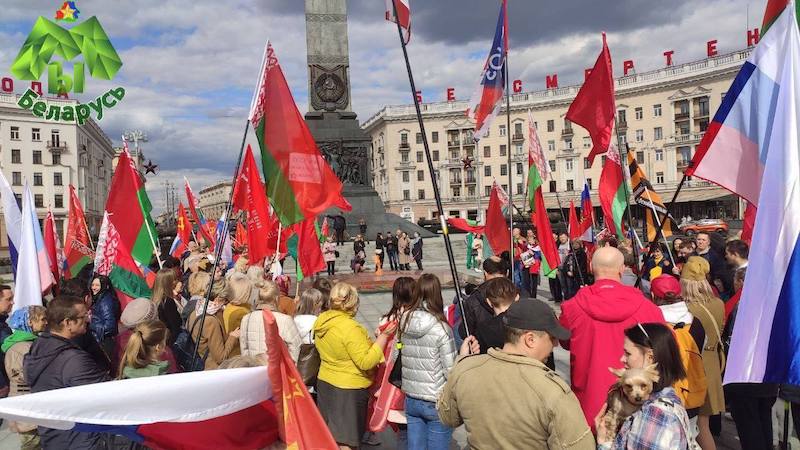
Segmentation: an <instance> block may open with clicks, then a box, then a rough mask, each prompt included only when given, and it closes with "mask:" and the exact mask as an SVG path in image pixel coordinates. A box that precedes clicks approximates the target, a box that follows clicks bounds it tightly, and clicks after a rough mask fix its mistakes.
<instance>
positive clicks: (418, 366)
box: [400, 309, 456, 402]
mask: <svg viewBox="0 0 800 450" xmlns="http://www.w3.org/2000/svg"><path fill="white" fill-rule="evenodd" d="M400 323H401V324H402V326H403V328H404V329H403V330H402V334H401V337H400V339H401V340H402V342H403V350H402V355H403V356H402V361H403V392H404V393H405V394H406V395H407V396H409V397H411V398H415V399H418V400H425V401H429V402H435V401H436V399H437V397H438V396H439V393H440V392H441V391H442V388H443V387H444V385H445V383H446V382H447V374H448V372H450V368H452V367H453V363H454V361H455V357H456V346H455V342H454V341H453V330H452V329H451V328H450V325H448V324H447V323H446V322H441V321H439V320H438V319H437V318H436V317H434V316H433V315H432V314H431V313H429V312H427V311H423V310H419V309H417V310H414V311H411V312H409V313H406V314H404V315H403V319H402V320H401V322H400Z"/></svg>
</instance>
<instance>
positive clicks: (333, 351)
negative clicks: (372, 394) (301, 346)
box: [314, 282, 397, 448]
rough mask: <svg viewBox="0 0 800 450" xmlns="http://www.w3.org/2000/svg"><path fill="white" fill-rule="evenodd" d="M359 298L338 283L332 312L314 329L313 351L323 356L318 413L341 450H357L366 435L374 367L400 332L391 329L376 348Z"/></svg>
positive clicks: (320, 318) (383, 334) (347, 287)
mask: <svg viewBox="0 0 800 450" xmlns="http://www.w3.org/2000/svg"><path fill="white" fill-rule="evenodd" d="M358 304H359V300H358V292H357V291H356V288H354V287H353V286H352V285H350V284H348V283H344V282H339V283H337V284H336V285H335V286H333V288H332V289H331V294H330V302H329V306H330V309H329V310H328V311H325V312H323V313H322V314H320V315H319V318H318V319H317V321H316V322H315V323H314V345H315V346H316V347H317V350H318V351H319V354H320V359H321V360H322V363H321V364H320V369H319V375H318V377H317V395H318V397H317V399H318V404H319V410H320V412H321V413H322V417H323V418H324V419H325V423H327V425H328V428H330V430H331V433H332V434H333V437H334V439H336V442H337V443H339V448H358V446H359V444H360V443H361V438H362V436H363V435H364V431H365V429H366V422H367V421H366V419H367V402H368V400H369V391H368V388H369V386H370V385H371V384H372V379H373V376H374V369H375V367H376V366H377V365H378V364H380V363H381V362H383V361H384V357H383V350H384V348H385V347H386V344H387V342H388V341H389V336H391V335H392V334H393V333H394V332H395V330H396V329H397V326H396V325H394V324H392V325H390V326H388V327H386V328H385V329H384V330H383V332H382V333H380V334H379V335H378V338H377V339H376V341H375V342H372V340H371V339H370V337H369V333H367V330H366V329H365V328H364V327H363V326H362V325H361V324H359V323H358V322H357V321H356V320H355V315H356V312H357V311H358Z"/></svg>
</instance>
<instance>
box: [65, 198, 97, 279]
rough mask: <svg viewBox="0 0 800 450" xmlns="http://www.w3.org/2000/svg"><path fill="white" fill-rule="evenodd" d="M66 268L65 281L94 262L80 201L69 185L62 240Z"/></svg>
mask: <svg viewBox="0 0 800 450" xmlns="http://www.w3.org/2000/svg"><path fill="white" fill-rule="evenodd" d="M64 248H65V249H66V252H65V253H66V259H67V268H66V271H65V274H64V276H65V277H66V278H67V279H70V278H74V277H76V276H78V272H80V271H81V269H83V266H85V265H86V264H89V263H90V262H92V261H93V260H94V250H92V243H91V241H90V240H89V228H88V227H87V226H86V216H84V214H83V207H82V206H81V201H80V200H79V199H78V196H77V195H76V194H75V186H73V185H71V184H70V185H69V218H68V219H67V237H66V239H65V240H64Z"/></svg>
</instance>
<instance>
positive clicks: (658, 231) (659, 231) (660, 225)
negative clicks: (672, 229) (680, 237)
mask: <svg viewBox="0 0 800 450" xmlns="http://www.w3.org/2000/svg"><path fill="white" fill-rule="evenodd" d="M644 193H645V194H647V200H648V201H649V202H650V209H651V210H652V211H653V217H655V219H656V225H657V226H658V228H657V229H656V236H655V239H654V241H658V237H659V236H661V239H662V240H663V241H664V245H665V246H666V247H667V256H669V261H670V262H671V263H672V267H675V258H673V257H672V250H670V248H669V242H668V241H667V237H666V236H664V232H663V231H662V230H663V229H664V225H663V223H664V222H662V221H661V219H659V218H658V212H657V211H656V205H655V204H654V203H653V199H652V198H651V197H650V190H649V189H645V190H644ZM666 220H669V216H667V217H666ZM666 220H665V221H666ZM645 229H647V219H646V218H645ZM651 253H652V252H651Z"/></svg>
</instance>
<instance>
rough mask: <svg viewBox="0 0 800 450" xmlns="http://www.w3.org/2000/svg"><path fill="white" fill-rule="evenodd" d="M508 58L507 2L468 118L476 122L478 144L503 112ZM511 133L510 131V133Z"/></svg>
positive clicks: (499, 19)
mask: <svg viewBox="0 0 800 450" xmlns="http://www.w3.org/2000/svg"><path fill="white" fill-rule="evenodd" d="M507 56H508V9H507V7H506V0H503V4H502V6H501V7H500V15H499V17H498V18H497V29H496V30H495V33H494V41H493V42H492V48H491V50H489V57H488V58H487V59H486V64H484V66H483V72H481V82H480V84H479V85H478V89H477V90H476V91H475V93H474V94H472V98H471V99H470V107H469V109H467V117H469V118H470V119H472V120H474V121H475V133H474V135H473V137H474V139H475V141H478V140H480V139H481V138H482V137H484V136H486V133H488V132H489V126H490V125H491V124H492V121H493V120H494V118H495V116H496V115H497V110H498V109H500V108H499V105H500V99H501V98H503V92H504V90H505V85H506V80H505V77H506V57H507ZM508 132H509V133H510V132H511V131H510V130H509V131H508Z"/></svg>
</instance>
